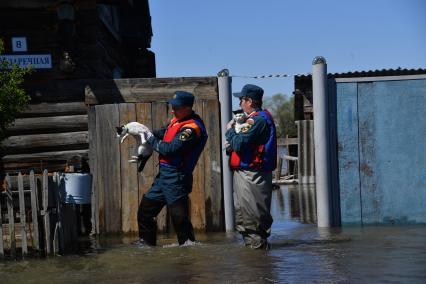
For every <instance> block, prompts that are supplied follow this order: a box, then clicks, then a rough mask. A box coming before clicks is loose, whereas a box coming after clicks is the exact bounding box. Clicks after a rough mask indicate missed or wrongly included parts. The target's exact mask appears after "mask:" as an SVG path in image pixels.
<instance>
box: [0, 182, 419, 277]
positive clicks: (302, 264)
mask: <svg viewBox="0 0 426 284" xmlns="http://www.w3.org/2000/svg"><path fill="white" fill-rule="evenodd" d="M314 200H315V195H314V194H313V190H312V188H303V189H301V188H300V187H298V186H293V187H290V186H289V187H287V186H282V187H281V188H280V189H279V190H275V191H274V193H273V201H272V207H271V212H272V215H273V217H274V223H273V225H272V235H271V238H270V242H271V250H270V251H268V252H266V251H256V250H251V249H248V248H245V247H243V246H242V244H241V240H240V239H239V236H238V234H234V233H214V234H212V233H209V234H201V233H198V234H197V238H198V240H199V241H200V243H199V244H198V245H196V246H192V247H173V246H170V244H172V243H174V242H176V240H175V236H174V235H170V236H166V235H165V236H161V238H160V239H159V244H160V245H161V246H158V247H155V248H139V247H137V246H134V245H131V244H130V243H131V242H132V241H133V240H134V239H135V238H136V237H125V238H122V237H109V238H105V239H101V240H96V241H95V240H86V242H87V246H86V248H85V249H84V250H82V251H81V252H80V254H78V255H77V254H76V255H68V256H63V257H52V258H47V259H25V260H21V261H0V279H1V283H2V284H3V283H27V282H31V283H79V284H81V283H311V282H317V283H318V282H319V283H323V282H325V283H352V282H355V283H358V282H368V283H372V282H374V283H376V282H398V283H400V282H403V283H422V282H423V283H424V280H425V279H426V272H425V269H424V267H425V264H426V242H425V239H426V227H424V226H423V227H421V226H418V227H408V226H406V227H351V228H343V229H340V228H333V229H318V228H317V227H316V226H315V224H313V223H314V222H315V214H314V212H315V206H314V205H315V202H313V201H314ZM300 219H302V221H303V222H300ZM163 245H164V247H163Z"/></svg>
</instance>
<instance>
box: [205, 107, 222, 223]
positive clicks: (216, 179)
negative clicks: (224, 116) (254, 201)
mask: <svg viewBox="0 0 426 284" xmlns="http://www.w3.org/2000/svg"><path fill="white" fill-rule="evenodd" d="M203 109H204V113H203V117H202V118H203V120H204V124H205V126H206V130H207V133H208V135H209V138H208V140H207V144H206V147H205V148H204V165H205V166H204V175H205V177H206V178H205V181H204V188H205V196H204V197H205V201H204V203H205V212H206V213H205V214H206V230H207V231H220V230H223V212H222V172H221V157H222V156H221V152H220V151H221V149H222V147H221V141H220V137H221V134H220V126H219V124H220V120H218V117H217V114H218V113H219V102H218V101H216V100H206V101H204V103H203Z"/></svg>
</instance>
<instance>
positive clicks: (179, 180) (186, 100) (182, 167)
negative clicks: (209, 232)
mask: <svg viewBox="0 0 426 284" xmlns="http://www.w3.org/2000/svg"><path fill="white" fill-rule="evenodd" d="M169 104H170V105H171V106H172V113H173V115H174V117H173V119H172V120H171V122H170V123H169V125H168V126H167V127H165V128H162V129H159V130H156V131H153V132H147V134H146V137H147V140H148V143H149V144H151V146H152V147H153V148H154V150H155V151H157V152H158V153H159V160H160V170H159V173H158V175H157V176H156V178H155V180H154V183H153V184H152V186H151V188H150V190H149V191H148V192H147V193H146V194H144V196H143V198H142V201H141V203H140V205H139V209H138V225H139V237H140V239H141V240H140V241H141V242H143V243H146V244H148V245H151V246H155V245H156V241H157V223H156V219H155V218H156V216H157V215H158V213H160V211H161V209H162V208H163V207H164V206H165V205H167V207H168V212H169V214H170V216H171V220H172V224H173V227H174V230H175V232H176V235H177V239H178V242H179V245H182V244H184V243H185V242H186V241H188V240H190V241H195V236H194V231H193V227H192V224H191V221H190V220H189V206H188V195H189V193H190V192H191V191H192V171H193V170H194V168H195V165H196V164H197V161H198V158H199V156H200V155H201V152H202V151H203V149H204V146H205V144H206V142H207V132H206V128H205V126H204V123H203V121H202V119H201V118H200V116H198V115H197V114H196V113H195V112H194V111H193V110H192V106H193V104H194V96H193V95H192V94H191V93H188V92H183V91H177V92H175V94H174V96H173V99H171V100H170V101H169Z"/></svg>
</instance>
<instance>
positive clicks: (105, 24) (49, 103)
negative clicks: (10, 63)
mask: <svg viewBox="0 0 426 284" xmlns="http://www.w3.org/2000/svg"><path fill="white" fill-rule="evenodd" d="M0 27H1V28H0V37H1V39H2V40H3V41H4V44H5V51H4V54H3V56H7V58H8V59H9V60H15V61H14V62H16V63H18V62H19V63H20V65H27V64H29V63H32V64H33V67H34V68H35V72H33V73H32V74H31V75H30V76H29V78H27V79H26V80H25V89H26V91H27V93H28V94H29V95H30V96H31V105H30V106H29V108H28V109H27V110H26V111H25V112H23V113H22V114H20V116H19V118H18V119H17V120H16V121H15V123H14V125H13V126H12V127H11V128H10V129H9V135H10V137H9V138H8V139H7V140H5V141H3V142H2V143H1V157H2V158H1V168H0V172H2V173H7V172H15V171H17V170H20V171H24V172H25V170H27V169H33V170H35V171H36V172H41V171H42V170H43V169H48V170H49V171H54V170H61V171H63V170H64V169H65V166H66V163H67V161H68V162H69V163H73V164H75V166H77V167H79V166H80V167H81V166H83V164H84V163H82V161H83V162H84V161H85V160H87V157H88V149H89V147H88V143H89V140H88V119H87V107H86V105H85V104H84V96H85V88H86V85H87V82H91V81H93V80H95V79H113V78H135V77H136V78H152V77H155V75H156V73H155V55H154V53H153V52H152V51H150V50H149V48H150V43H151V37H152V29H151V18H150V12H149V6H148V0H133V1H132V0H129V1H126V0H101V1H99V0H61V1H57V0H36V1H34V0H19V1H16V0H5V1H0ZM19 60H20V61H19Z"/></svg>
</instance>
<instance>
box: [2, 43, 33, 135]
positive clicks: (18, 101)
mask: <svg viewBox="0 0 426 284" xmlns="http://www.w3.org/2000/svg"><path fill="white" fill-rule="evenodd" d="M3 50H4V46H3V41H2V40H1V39H0V54H2V53H3ZM30 72H31V69H30V68H20V67H19V66H17V65H12V66H11V65H10V64H9V63H8V62H7V61H6V60H1V59H0V141H2V140H3V139H5V138H6V127H8V126H9V125H10V124H11V123H12V122H13V121H14V120H15V118H16V116H17V114H18V113H19V112H21V111H23V110H24V109H25V108H26V106H27V105H28V103H29V102H30V96H28V95H27V94H26V93H25V90H24V89H23V88H22V83H23V81H24V76H25V75H26V74H29V73H30Z"/></svg>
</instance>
